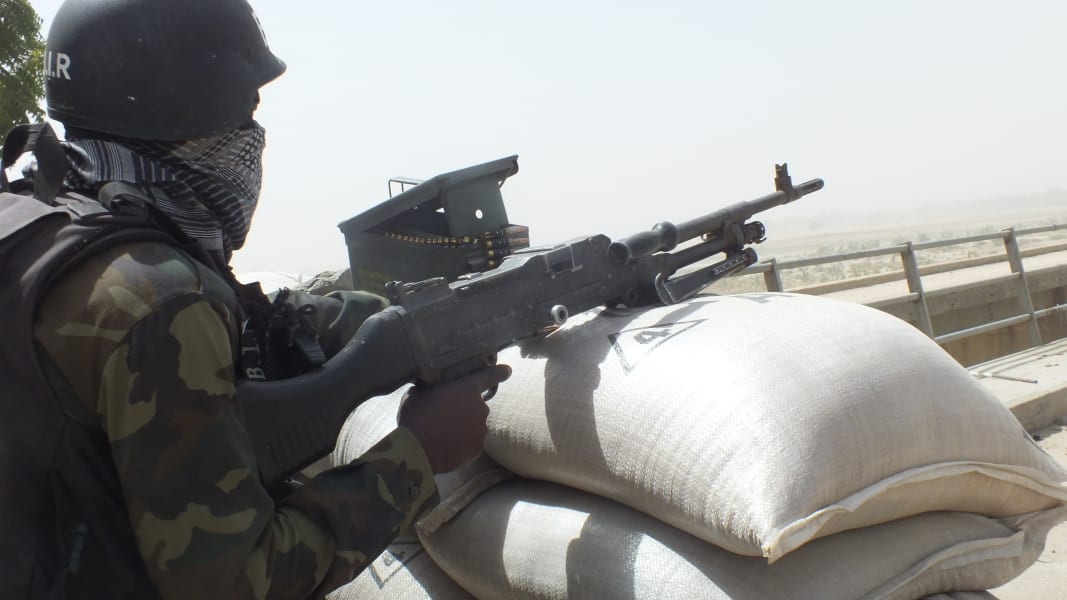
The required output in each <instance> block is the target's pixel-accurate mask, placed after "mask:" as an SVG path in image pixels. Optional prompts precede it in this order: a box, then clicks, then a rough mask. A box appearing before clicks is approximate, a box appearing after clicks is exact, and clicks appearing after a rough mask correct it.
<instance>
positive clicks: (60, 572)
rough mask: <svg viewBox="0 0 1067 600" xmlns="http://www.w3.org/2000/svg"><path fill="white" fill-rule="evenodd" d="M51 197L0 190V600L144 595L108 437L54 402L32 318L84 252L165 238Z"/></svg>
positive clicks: (140, 224) (145, 226)
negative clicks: (55, 283)
mask: <svg viewBox="0 0 1067 600" xmlns="http://www.w3.org/2000/svg"><path fill="white" fill-rule="evenodd" d="M61 202H63V204H61V205H59V206H49V205H47V204H45V203H44V202H41V201H38V200H36V199H34V198H33V197H30V196H25V195H19V194H13V193H2V192H0V307H2V308H0V331H2V332H3V337H2V343H0V390H3V391H2V392H0V482H2V483H0V539H2V540H4V543H3V544H0V598H13V599H14V598H154V597H156V596H157V594H156V592H155V590H154V588H153V587H152V585H151V582H150V581H149V580H148V577H147V574H146V572H145V569H144V566H143V563H142V561H141V557H140V555H139V554H138V553H137V546H136V543H135V541H134V539H133V535H132V531H131V527H130V524H129V520H128V517H127V515H126V511H125V504H124V502H123V500H122V495H121V487H120V485H119V482H118V476H117V474H116V473H115V470H114V467H113V466H112V464H111V462H110V455H109V454H108V448H109V446H108V440H107V437H106V435H105V434H104V432H103V431H100V430H97V429H93V428H91V427H89V426H86V425H83V424H81V423H79V422H77V421H75V420H73V419H71V418H70V417H68V416H67V415H66V413H64V411H63V410H62V409H61V407H60V406H59V404H58V403H57V401H56V399H55V396H54V394H53V391H52V389H51V387H50V386H49V383H48V380H47V379H46V378H45V375H44V373H43V371H42V367H41V364H40V363H39V362H38V360H37V357H36V353H35V343H34V337H33V323H34V313H35V310H36V306H37V304H38V301H39V299H40V298H41V295H42V294H43V293H44V291H45V290H46V289H47V288H48V286H49V284H50V283H51V282H52V281H54V280H55V279H56V278H57V277H59V276H60V275H62V274H63V273H65V272H66V271H67V270H68V269H70V268H72V267H74V266H76V265H77V264H78V263H79V262H80V261H81V260H82V259H84V258H85V257H88V256H91V255H92V254H94V253H95V252H99V251H101V250H103V249H105V248H107V247H111V246H115V245H119V244H125V243H131V242H144V241H156V242H161V243H166V244H170V245H175V242H174V240H173V238H171V237H170V236H168V235H167V234H166V233H164V232H162V231H160V230H159V229H157V228H155V227H152V226H151V224H150V223H149V222H147V221H146V220H145V219H144V217H143V216H140V217H138V216H136V215H130V214H122V213H115V212H109V211H104V210H102V209H101V207H100V205H99V204H98V203H95V202H92V201H83V200H79V199H77V198H67V199H65V200H61ZM94 205H95V206H94Z"/></svg>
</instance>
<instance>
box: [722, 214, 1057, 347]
mask: <svg viewBox="0 0 1067 600" xmlns="http://www.w3.org/2000/svg"><path fill="white" fill-rule="evenodd" d="M1058 230H1067V224H1058V225H1046V226H1042V227H1031V228H1026V229H1018V230H1017V229H1015V228H1010V229H1005V230H1002V231H998V232H995V233H985V234H981V235H971V236H965V237H957V238H948V239H943V240H933V241H928V242H919V243H912V242H906V243H903V244H896V245H893V246H887V247H885V248H875V249H872V250H861V251H857V252H845V253H838V254H828V255H825V256H816V257H812V258H802V259H796V260H785V261H778V260H776V259H773V258H772V259H770V260H769V261H766V262H760V263H757V264H754V265H752V266H750V267H749V268H747V269H745V270H744V271H742V272H740V273H738V275H752V274H759V273H762V274H763V280H764V285H765V286H766V288H767V291H768V292H783V291H785V286H783V285H782V276H781V273H782V271H784V270H786V269H799V268H802V267H812V266H816V265H825V264H831V263H837V262H844V261H848V260H856V259H861V258H873V257H877V256H889V255H893V254H898V255H900V261H901V264H902V266H903V271H897V272H894V273H886V274H882V275H876V276H870V277H859V278H855V279H853V280H852V281H853V282H855V283H854V285H848V283H849V281H850V280H847V279H846V280H845V281H843V282H835V283H834V284H827V285H826V286H823V287H829V286H830V285H833V286H834V288H835V289H836V290H842V289H854V288H858V287H864V286H868V285H875V284H877V283H886V282H889V281H899V280H901V279H904V280H905V281H907V283H908V295H907V296H906V298H907V299H908V300H909V301H911V302H913V303H914V304H915V308H916V315H917V320H918V323H917V326H918V328H919V329H920V330H922V331H923V333H925V334H926V335H928V336H930V337H931V338H933V339H934V341H936V342H938V343H939V344H945V343H948V342H953V341H956V340H961V339H964V338H968V337H971V336H975V335H979V334H982V333H987V332H990V331H994V330H997V329H1001V328H1004V327H1010V326H1012V325H1018V324H1021V323H1026V325H1027V333H1028V336H1029V338H1030V340H1029V341H1030V345H1031V346H1040V345H1041V343H1042V342H1041V331H1040V329H1039V328H1038V322H1037V320H1038V319H1040V318H1041V317H1044V316H1047V315H1050V314H1052V313H1055V312H1058V311H1063V310H1067V304H1060V305H1057V306H1053V307H1050V308H1046V309H1042V310H1034V304H1033V298H1032V296H1031V295H1030V288H1029V286H1028V285H1027V283H1026V272H1025V270H1024V268H1023V262H1022V259H1023V258H1024V257H1030V256H1038V255H1041V254H1050V253H1052V252H1061V251H1064V250H1067V244H1054V245H1050V246H1043V247H1041V248H1032V249H1029V250H1027V251H1023V252H1021V251H1020V250H1019V237H1020V236H1026V235H1034V234H1038V233H1048V232H1050V231H1058ZM996 239H1000V240H1003V241H1004V254H1002V255H1001V254H996V255H993V256H986V257H980V258H975V259H967V260H962V261H953V262H951V263H940V264H934V265H927V266H924V267H919V263H918V260H917V259H916V257H915V252H916V251H919V250H930V249H933V248H943V247H947V246H958V245H962V244H971V243H974V242H983V241H987V240H996ZM1005 260H1006V261H1007V262H1008V264H1009V265H1010V266H1011V273H1012V275H1011V278H1012V279H1013V280H1015V281H1016V283H1017V287H1016V297H1017V298H1018V302H1019V309H1020V314H1018V315H1015V316H1012V317H1009V318H1006V319H1001V320H998V321H993V322H990V323H985V324H982V325H979V326H976V327H970V328H967V329H962V330H959V331H953V332H951V333H946V334H943V335H934V328H933V324H932V323H931V320H930V311H929V309H928V307H927V304H926V292H925V290H924V289H923V282H922V276H923V275H931V274H934V273H943V272H946V271H950V270H956V269H960V268H970V267H975V266H981V265H987V264H995V263H998V262H1003V261H1005ZM817 287H818V286H817Z"/></svg>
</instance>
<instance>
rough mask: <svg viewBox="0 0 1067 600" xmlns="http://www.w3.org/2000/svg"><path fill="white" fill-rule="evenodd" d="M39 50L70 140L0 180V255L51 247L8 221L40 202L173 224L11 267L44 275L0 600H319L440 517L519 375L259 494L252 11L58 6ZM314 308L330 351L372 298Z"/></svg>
mask: <svg viewBox="0 0 1067 600" xmlns="http://www.w3.org/2000/svg"><path fill="white" fill-rule="evenodd" d="M45 60H46V63H47V64H46V68H45V73H46V75H47V85H46V90H47V92H46V93H47V101H48V112H49V115H50V116H51V117H52V118H53V119H55V120H58V121H60V122H62V123H63V124H64V126H65V129H66V137H67V141H66V142H65V143H62V144H61V145H60V142H58V141H57V140H55V141H54V143H53V144H52V146H54V147H55V148H62V151H61V152H59V153H58V158H56V155H55V153H53V154H52V155H49V153H48V151H47V150H48V148H49V143H48V142H49V138H48V136H47V135H45V134H41V135H40V136H39V137H38V139H37V140H36V153H37V157H38V164H37V171H36V173H31V174H30V175H31V177H29V178H27V179H26V180H23V181H17V182H13V183H12V184H11V185H10V186H8V187H9V189H11V190H13V191H16V192H18V191H20V190H21V191H22V193H23V194H24V195H22V196H19V197H16V196H14V195H12V194H0V253H2V254H0V256H2V258H3V260H2V261H0V262H2V263H3V264H4V265H11V264H14V263H15V258H16V257H17V256H16V255H17V253H19V252H22V253H26V252H31V251H33V252H36V251H38V250H37V249H40V248H44V247H45V245H46V244H52V245H53V247H54V245H55V244H57V243H58V241H53V240H41V239H40V236H38V237H37V238H36V239H34V240H27V239H24V238H25V236H23V238H19V236H18V232H19V231H21V229H20V228H19V227H14V226H9V223H10V219H11V218H13V217H10V215H12V214H14V213H15V212H18V210H20V208H19V207H20V206H21V207H23V208H25V207H26V206H28V205H27V204H26V203H32V204H33V205H34V206H39V205H38V204H37V200H35V199H33V198H31V197H30V196H29V194H31V193H32V194H33V195H34V196H36V197H37V199H38V200H45V201H47V202H51V203H53V204H54V203H59V204H64V205H67V206H69V207H71V208H70V210H72V211H73V212H75V213H78V214H83V213H85V214H88V215H89V217H95V216H99V214H101V213H98V212H94V211H96V210H99V204H104V205H106V206H108V207H109V208H111V209H114V210H112V211H111V212H110V213H107V214H111V215H114V214H116V211H117V213H118V214H121V213H122V210H125V209H122V207H136V206H137V205H139V204H142V203H146V204H147V205H148V207H149V208H150V209H151V210H150V211H149V212H150V213H152V214H155V213H156V212H158V211H162V213H165V215H166V217H167V218H169V221H170V222H171V223H172V224H176V225H177V227H178V228H180V232H174V233H173V234H167V233H165V232H162V233H160V235H159V236H157V237H158V239H131V241H128V242H122V243H118V244H117V245H115V244H112V245H109V246H106V247H104V248H103V249H97V250H95V251H93V252H88V251H86V250H79V251H78V252H77V253H75V254H73V255H72V256H71V258H70V259H69V260H68V261H67V262H66V263H65V267H64V270H63V271H62V272H61V273H46V274H44V275H41V274H34V273H33V272H31V271H28V272H29V273H30V275H23V274H19V275H17V276H18V277H21V279H20V280H19V281H20V282H22V283H25V282H27V281H38V280H40V281H46V282H47V283H48V285H47V287H43V289H44V292H43V295H42V296H41V299H40V301H39V302H38V303H37V304H36V310H35V311H34V310H33V309H32V307H31V308H28V309H26V310H25V312H24V313H23V312H18V313H17V314H26V315H32V319H30V320H31V321H32V323H31V324H29V325H26V326H27V327H29V326H30V325H32V342H33V343H32V345H33V346H34V347H33V348H30V347H29V346H30V345H31V344H30V343H28V341H27V343H26V348H25V349H24V351H22V350H23V349H19V350H18V352H21V355H19V354H17V353H12V352H9V353H8V354H7V355H5V356H9V357H11V356H13V357H14V358H11V359H10V361H8V364H6V365H3V366H2V369H3V372H2V373H0V385H4V384H7V383H9V382H16V383H15V384H14V385H13V386H10V387H9V389H6V390H5V392H4V397H3V399H0V411H2V414H0V419H2V420H3V423H2V425H0V427H3V429H2V430H0V474H2V476H3V484H2V488H0V532H2V533H3V534H4V544H3V549H2V550H0V597H3V598H44V597H48V598H63V597H78V598H152V597H164V598H305V597H321V596H323V595H325V594H326V593H327V592H329V591H331V590H333V589H335V588H337V587H338V586H340V585H342V584H344V583H346V582H347V581H349V580H351V579H352V578H353V577H354V576H355V575H356V574H357V573H359V572H360V571H361V570H362V569H363V568H364V566H365V565H366V564H367V563H368V562H369V561H370V560H372V559H373V558H374V557H375V556H376V555H378V554H379V553H380V552H381V550H383V549H384V548H385V547H386V546H387V545H388V543H389V542H390V541H391V540H392V539H393V538H394V537H395V536H396V535H397V534H398V532H400V531H402V530H403V529H404V528H405V527H407V526H408V525H410V524H411V522H412V521H413V519H415V518H416V517H417V516H418V515H419V514H420V513H421V512H422V511H424V510H425V509H427V508H428V507H430V506H432V505H433V503H434V502H435V498H436V488H435V487H434V483H433V473H435V472H443V471H447V470H451V469H454V468H456V467H458V466H459V465H461V464H463V463H464V462H466V461H468V460H469V459H471V458H473V457H474V456H475V455H476V454H477V453H478V452H480V451H481V448H482V444H483V443H484V437H485V433H486V416H487V415H488V408H487V407H486V405H485V403H484V401H483V400H482V397H481V394H482V392H483V391H484V390H487V389H489V388H491V387H493V386H495V385H496V384H498V383H500V382H501V381H503V380H505V379H506V378H507V377H508V374H509V373H510V370H509V369H508V368H507V367H504V366H498V367H495V368H492V369H485V370H482V371H479V372H476V373H474V374H472V375H470V376H468V377H466V378H463V379H460V380H458V381H455V382H452V383H450V384H444V385H439V386H434V387H429V388H420V389H418V390H416V391H413V392H409V394H408V396H407V397H406V399H405V401H404V403H403V405H402V407H401V409H400V414H399V415H398V422H399V423H400V427H398V428H397V429H396V430H395V431H393V432H392V433H391V434H390V435H389V436H387V437H386V438H385V439H384V440H382V441H381V442H380V443H378V444H377V445H376V446H375V447H374V448H373V449H372V450H370V451H369V452H368V453H367V454H365V455H364V456H362V457H361V458H359V459H358V460H356V461H354V462H353V463H351V464H348V465H345V466H340V467H337V468H334V469H330V470H327V471H325V472H323V473H321V474H319V475H318V476H316V477H314V478H312V479H310V480H309V481H307V482H306V483H305V484H304V485H303V486H302V487H299V488H298V489H296V490H295V491H292V492H290V493H286V494H277V493H275V494H273V495H272V492H274V490H267V489H265V488H264V486H263V484H262V482H261V481H260V480H259V478H258V471H257V466H256V461H255V456H254V454H253V451H252V448H251V445H250V442H249V438H248V433H247V431H246V428H245V421H244V418H243V415H242V412H241V410H240V407H239V405H238V403H237V400H236V392H235V382H236V379H237V375H236V371H237V366H236V364H237V362H238V355H239V351H240V347H241V345H242V343H241V338H240V335H241V334H240V331H239V327H240V323H239V320H240V317H239V315H243V314H248V313H249V310H250V308H249V307H250V306H259V307H260V308H263V306H265V304H264V303H263V302H262V301H256V300H255V299H254V298H253V299H252V300H249V301H247V302H242V301H241V299H240V298H239V296H240V297H241V298H244V297H245V296H248V295H249V290H247V289H246V288H242V287H241V286H240V285H239V284H237V283H236V281H234V280H233V277H232V274H231V273H230V270H229V268H228V266H227V263H228V261H229V258H230V254H231V253H232V252H233V251H234V250H236V249H238V248H240V247H241V245H242V243H243V242H244V240H245V235H246V233H247V231H248V228H249V224H250V221H251V218H252V214H253V211H254V209H255V206H256V202H257V200H258V196H259V185H260V166H261V161H260V158H261V153H262V150H263V147H264V130H263V128H262V127H261V126H260V125H259V124H258V123H257V122H256V121H255V120H254V119H253V118H252V114H253V111H254V110H255V108H256V105H257V103H258V101H259V95H258V89H259V88H260V87H261V86H263V85H264V84H266V83H268V82H270V81H271V80H273V79H275V78H276V77H278V76H279V75H281V74H282V72H283V71H284V70H285V65H284V64H283V63H282V61H281V60H279V59H278V58H277V57H275V56H274V55H273V53H271V51H270V50H269V48H268V47H267V44H266V41H265V39H264V37H263V34H262V31H261V29H260V26H259V23H258V21H257V19H256V17H255V15H254V14H253V12H252V9H251V8H250V7H249V5H248V4H247V3H246V1H245V0H67V2H65V3H64V4H63V6H62V7H61V8H60V10H59V13H58V14H57V16H56V18H55V21H54V23H53V25H52V28H51V31H50V33H49V36H48V42H47V54H46V57H45ZM14 137H17V136H10V137H9V138H8V143H6V144H5V148H4V154H5V157H6V156H7V155H8V153H9V146H10V147H11V148H14V147H15V145H16V144H14V142H12V141H11V140H12V139H14ZM53 140H54V138H53ZM50 156H51V158H49V157H50ZM57 164H58V167H57ZM57 173H58V174H57ZM5 183H6V180H5ZM116 186H117V187H116ZM53 188H54V189H53ZM116 190H117V191H116ZM57 197H58V198H57ZM20 203H21V204H20ZM90 205H95V206H96V208H95V209H92V210H89V209H88V208H86V207H89V206H90ZM77 207H81V208H77ZM120 209H121V210H120ZM157 209H158V211H157ZM41 210H44V209H41ZM49 210H52V209H49ZM5 220H6V221H5ZM91 220H92V219H91V218H86V219H84V220H83V222H84V223H89V222H90V221H91ZM112 221H114V219H112ZM156 222H157V223H159V224H160V226H161V227H163V229H164V230H166V228H167V227H172V226H173V225H168V223H167V219H166V218H164V219H156ZM5 236H6V237H5ZM12 240H14V242H18V243H17V244H16V243H13V242H12ZM9 242H12V243H9ZM31 242H32V243H31ZM182 244H185V245H184V246H182ZM83 245H84V244H81V245H77V244H75V246H77V247H78V248H81V246H83ZM90 247H92V246H90ZM12 248H16V249H17V250H12ZM9 252H10V254H9ZM40 254H41V256H48V255H49V254H48V252H47V251H46V250H40ZM9 259H10V260H9ZM33 260H35V258H34V257H31V260H29V261H28V262H29V263H33ZM42 260H43V259H42ZM24 262H26V261H24ZM5 268H7V267H5ZM31 275H32V276H31ZM42 285H43V284H42ZM7 297H8V296H5V298H7ZM30 297H32V295H31V296H30ZM289 300H290V302H292V301H293V300H295V301H296V302H297V303H304V302H311V301H310V300H308V299H307V298H306V297H304V296H301V295H299V294H293V295H291V296H290V299H289ZM315 302H317V304H316V307H317V309H318V310H317V311H316V312H313V315H314V318H313V320H314V321H315V324H316V325H318V326H319V327H321V328H322V330H323V332H322V335H320V337H319V339H320V340H322V342H323V344H322V345H323V347H324V350H325V351H326V354H330V353H331V352H335V351H336V350H337V349H338V348H339V347H340V346H341V345H343V342H344V341H345V340H346V339H347V338H348V337H349V336H350V335H351V334H352V333H353V332H354V330H355V328H356V327H358V324H359V323H360V322H361V320H362V319H363V318H365V317H366V316H367V315H368V314H370V313H372V312H373V311H375V310H378V309H380V308H381V307H382V305H383V304H382V302H383V301H382V300H380V299H378V298H376V297H371V296H368V295H360V294H356V293H349V294H347V295H346V294H341V295H339V296H338V297H336V298H334V299H332V300H322V299H320V300H317V301H315ZM19 310H22V309H21V308H19ZM17 320H18V318H17V317H12V318H10V319H9V320H8V321H3V322H2V324H3V326H4V327H8V326H9V325H8V323H9V321H10V322H11V323H12V324H11V325H10V327H12V328H14V329H17V326H18V325H19V324H18V323H16V321H17ZM5 331H8V330H7V329H5ZM19 331H21V329H19ZM15 333H17V332H15ZM7 335H8V334H5V336H7ZM27 337H29V336H27ZM18 340H19V336H18V335H15V334H14V333H13V334H12V335H11V336H10V338H9V340H8V342H9V343H12V344H14V343H17V342H18ZM283 367H284V365H283ZM282 370H283V371H285V370H286V369H284V368H283V369H282ZM38 373H41V374H43V378H44V380H46V381H47V385H46V386H44V385H43V384H42V385H41V386H37V388H34V386H33V385H32V384H35V382H37V381H38V379H40V378H41V376H39V375H37V374H38ZM19 382H21V383H19ZM34 389H38V390H46V391H47V392H50V393H46V394H44V395H47V396H48V397H39V395H38V394H35V393H34V391H33V390H34ZM314 400H315V399H314V398H308V399H306V401H307V402H313V401H314Z"/></svg>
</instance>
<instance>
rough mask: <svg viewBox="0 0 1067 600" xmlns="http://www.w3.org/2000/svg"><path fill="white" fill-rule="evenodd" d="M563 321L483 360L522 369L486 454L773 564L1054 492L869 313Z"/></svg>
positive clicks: (710, 302)
mask: <svg viewBox="0 0 1067 600" xmlns="http://www.w3.org/2000/svg"><path fill="white" fill-rule="evenodd" d="M575 321H576V322H574V323H568V325H567V326H566V327H564V328H562V329H561V330H559V331H557V332H555V333H553V334H552V335H549V336H547V337H545V338H543V339H539V340H536V341H533V342H530V343H525V344H523V345H522V346H521V347H520V348H519V349H515V350H513V351H509V352H503V353H501V356H500V360H501V362H509V363H511V364H513V366H514V365H516V364H518V365H520V366H518V367H517V368H515V372H514V374H513V375H512V377H511V380H509V381H508V382H507V383H506V384H505V385H502V386H501V388H500V391H499V393H498V394H497V397H496V398H495V399H494V400H493V401H492V405H491V406H492V411H491V414H490V431H489V437H488V440H487V445H486V451H487V453H488V454H489V455H490V456H492V458H493V459H494V460H496V461H497V462H498V463H500V464H501V465H502V466H504V467H505V468H507V469H509V470H511V471H513V472H515V473H518V474H520V475H523V476H525V477H529V478H534V479H543V480H547V481H553V482H556V483H560V484H562V485H565V486H569V487H574V488H577V489H581V490H584V491H587V492H589V493H592V494H596V495H599V496H604V497H607V498H611V499H613V500H616V501H618V502H621V503H624V504H627V505H629V506H631V507H633V508H635V509H637V510H639V511H641V512H643V513H646V514H648V515H650V516H652V517H654V518H656V519H659V520H661V521H664V522H666V523H669V524H671V525H674V526H675V527H678V528H679V529H682V530H684V531H686V532H688V533H691V534H692V535H695V536H697V537H699V538H701V539H703V540H705V541H707V542H709V543H711V544H714V545H716V546H718V547H720V548H724V549H726V550H729V551H731V552H734V553H737V554H743V555H749V556H763V557H766V558H768V559H769V560H770V561H771V562H773V561H775V560H778V559H779V558H781V557H782V556H785V555H786V554H787V553H789V552H791V551H793V550H795V549H797V548H799V547H801V546H803V545H804V544H805V543H807V542H809V541H811V540H814V539H817V538H819V537H822V536H825V535H830V534H833V533H835V532H839V531H845V530H848V529H854V528H858V527H864V526H868V525H874V524H878V523H884V522H887V521H891V520H893V519H898V518H902V517H906V516H909V515H913V514H918V513H922V512H928V511H963V512H973V513H977V514H982V515H986V516H990V517H1006V516H1011V515H1017V514H1023V513H1030V512H1034V511H1039V510H1043V509H1047V508H1052V507H1055V506H1059V505H1061V504H1063V503H1064V502H1065V501H1067V483H1065V482H1067V471H1065V470H1064V468H1063V467H1062V466H1060V465H1059V464H1058V463H1057V462H1056V461H1055V460H1054V459H1052V458H1051V457H1050V456H1048V455H1047V454H1046V453H1045V452H1044V451H1042V450H1041V449H1040V448H1039V447H1038V446H1037V445H1036V444H1034V443H1033V441H1032V440H1031V439H1030V438H1029V436H1028V435H1027V434H1026V432H1025V431H1024V430H1023V428H1022V426H1021V425H1020V424H1019V423H1018V421H1017V420H1016V419H1015V418H1014V417H1013V416H1012V415H1011V413H1010V412H1009V411H1008V410H1007V409H1006V408H1005V407H1004V406H1003V405H1002V404H1001V403H1000V401H999V400H998V399H997V398H996V397H994V396H993V395H992V394H990V393H989V392H988V391H986V390H985V389H984V388H983V387H982V386H981V385H980V384H979V383H978V382H977V381H975V380H974V378H973V377H972V376H971V375H970V374H969V373H968V372H967V371H966V370H965V369H963V368H962V367H960V366H959V364H957V363H956V362H955V361H954V360H953V359H952V358H951V357H950V356H949V355H948V354H947V353H945V352H944V351H943V350H941V348H940V347H939V346H937V344H936V343H934V342H933V341H932V340H930V339H929V338H927V337H926V336H925V335H923V334H922V333H920V332H919V331H918V330H916V329H915V328H913V327H911V326H909V325H907V324H906V323H904V322H903V321H901V320H899V319H897V318H896V317H892V316H890V315H887V314H885V313H883V312H881V311H878V310H875V309H872V308H869V307H866V306H862V305H857V304H849V303H845V302H839V301H835V300H831V299H826V298H819V297H815V296H803V295H793V294H745V295H738V296H725V297H706V298H699V299H695V300H692V301H689V302H687V303H684V304H681V305H677V306H668V307H661V308H655V309H651V310H647V311H643V312H635V313H616V312H611V311H607V310H604V311H600V312H599V313H587V314H585V315H582V316H580V317H579V318H577V319H575ZM579 321H580V322H579ZM520 357H521V358H520Z"/></svg>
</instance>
